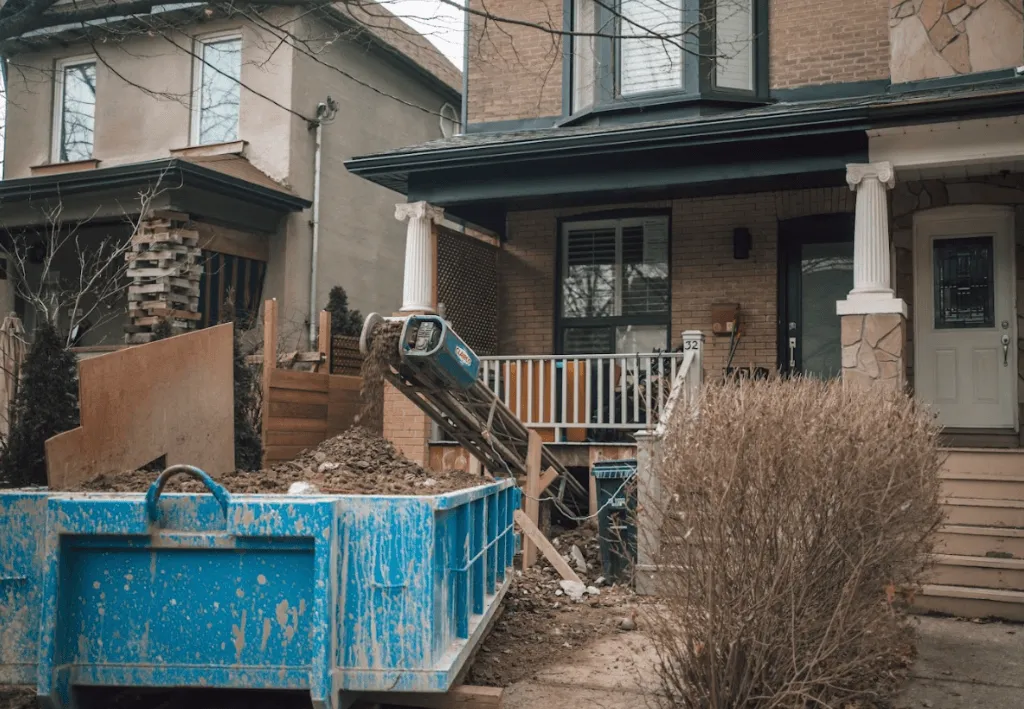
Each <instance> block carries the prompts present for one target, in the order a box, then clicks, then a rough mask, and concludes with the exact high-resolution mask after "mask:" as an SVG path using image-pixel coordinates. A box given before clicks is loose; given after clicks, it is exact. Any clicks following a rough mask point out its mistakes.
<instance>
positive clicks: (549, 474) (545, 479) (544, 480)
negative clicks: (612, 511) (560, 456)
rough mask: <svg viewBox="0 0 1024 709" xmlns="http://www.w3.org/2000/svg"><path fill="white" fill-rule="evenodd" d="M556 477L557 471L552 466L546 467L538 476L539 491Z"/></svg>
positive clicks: (549, 485)
mask: <svg viewBox="0 0 1024 709" xmlns="http://www.w3.org/2000/svg"><path fill="white" fill-rule="evenodd" d="M557 477H558V471H557V470H555V469H554V468H548V469H547V470H545V471H544V474H543V475H541V476H540V491H541V492H542V493H543V492H544V491H545V490H547V489H548V488H549V487H551V483H553V482H554V481H555V479H556V478H557Z"/></svg>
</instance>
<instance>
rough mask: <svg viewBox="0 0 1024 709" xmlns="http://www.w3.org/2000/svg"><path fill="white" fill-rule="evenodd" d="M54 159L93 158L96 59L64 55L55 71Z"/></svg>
mask: <svg viewBox="0 0 1024 709" xmlns="http://www.w3.org/2000/svg"><path fill="white" fill-rule="evenodd" d="M53 107H54V110H53V146H52V150H51V160H52V161H53V162H75V161H77V160H89V159H90V158H92V154H93V145H94V140H95V133H96V60H95V59H94V58H92V57H88V58H77V59H65V60H63V61H60V62H58V63H57V66H56V72H55V75H54V101H53Z"/></svg>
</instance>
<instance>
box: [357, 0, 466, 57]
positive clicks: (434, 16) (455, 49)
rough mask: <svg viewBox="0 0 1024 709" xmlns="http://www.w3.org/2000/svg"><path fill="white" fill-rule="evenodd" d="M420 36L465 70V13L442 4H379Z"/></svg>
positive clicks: (401, 0)
mask: <svg viewBox="0 0 1024 709" xmlns="http://www.w3.org/2000/svg"><path fill="white" fill-rule="evenodd" d="M377 1H378V2H379V3H380V4H382V5H384V6H386V7H387V8H388V9H389V10H391V12H393V13H395V14H396V15H398V16H399V17H401V18H402V19H403V20H405V21H406V22H408V23H409V24H410V25H412V26H413V27H414V28H416V30H418V31H419V32H421V33H422V34H423V35H425V36H426V37H427V39H429V40H430V41H431V42H433V43H434V46H436V47H437V48H438V49H440V50H441V51H442V52H443V53H444V55H445V56H446V57H448V58H449V59H451V60H452V62H453V63H454V64H455V66H457V67H458V68H459V69H460V70H461V69H462V35H463V32H462V30H463V17H462V10H460V9H458V8H456V7H452V6H451V5H449V4H447V3H444V2H440V1H439V0H377Z"/></svg>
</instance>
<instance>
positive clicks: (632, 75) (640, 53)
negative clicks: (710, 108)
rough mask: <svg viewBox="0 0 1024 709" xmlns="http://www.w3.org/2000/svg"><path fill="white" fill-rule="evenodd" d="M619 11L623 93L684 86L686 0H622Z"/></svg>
mask: <svg viewBox="0 0 1024 709" xmlns="http://www.w3.org/2000/svg"><path fill="white" fill-rule="evenodd" d="M619 14H620V15H621V17H620V19H619V25H620V34H621V35H622V37H623V39H622V40H621V43H620V50H619V93H621V94H622V95H623V96H632V95H636V94H643V93H649V92H651V91H667V90H671V89H679V88H681V87H682V85H683V50H682V46H681V44H682V36H681V34H682V27H683V24H682V23H683V3H682V0H622V2H621V3H620V6H619Z"/></svg>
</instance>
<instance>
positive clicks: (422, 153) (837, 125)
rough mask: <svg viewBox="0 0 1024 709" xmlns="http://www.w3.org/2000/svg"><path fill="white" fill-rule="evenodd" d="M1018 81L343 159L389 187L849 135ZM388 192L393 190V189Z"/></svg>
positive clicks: (948, 114) (957, 106)
mask: <svg viewBox="0 0 1024 709" xmlns="http://www.w3.org/2000/svg"><path fill="white" fill-rule="evenodd" d="M1022 95H1024V86H1013V87H1012V88H1008V89H1006V90H1004V91H999V92H990V93H986V94H984V95H981V96H978V95H977V94H971V95H960V96H946V97H939V98H935V97H926V98H922V99H921V100H918V101H914V100H913V99H906V100H903V101H900V102H898V103H884V102H871V101H870V100H864V102H863V103H858V104H855V105H852V106H850V105H846V106H829V107H814V108H799V107H797V108H795V109H794V110H792V111H785V112H782V111H780V112H779V113H778V114H769V115H764V114H754V115H748V114H744V115H733V116H725V117H723V118H719V119H716V120H710V121H695V122H689V123H675V124H667V125H657V126H637V127H628V126H627V127H623V128H621V129H617V130H608V131H601V132H597V133H582V134H571V135H564V134H561V135H560V134H559V132H558V131H547V132H546V133H547V134H545V135H541V136H538V137H533V138H527V139H523V140H510V141H508V142H504V143H489V144H484V145H466V146H458V145H455V146H452V147H448V148H437V149H433V150H430V149H428V150H419V151H409V152H404V153H398V154H385V155H367V156H361V157H355V158H352V159H351V160H349V161H347V162H346V163H345V166H346V167H347V168H348V169H349V170H350V171H351V172H352V173H354V174H356V175H359V176H361V177H364V178H366V179H369V180H371V181H374V182H381V181H385V182H388V183H389V185H395V184H402V183H405V184H407V181H408V175H409V173H410V172H416V171H422V170H443V169H452V168H466V167H475V166H480V165H483V164H491V165H493V164H495V163H496V162H501V163H510V162H522V161H534V160H539V159H555V158H575V157H580V156H584V155H588V154H595V153H601V154H607V153H614V152H623V151H628V150H658V149H664V148H669V147H674V148H675V147H690V146H703V145H714V144H719V143H729V142H737V141H754V140H759V139H765V138H772V139H774V138H781V137H787V136H797V135H813V134H822V133H836V132H852V131H860V130H867V129H869V128H877V127H883V126H888V125H900V124H906V123H910V122H917V123H937V122H942V121H948V120H951V119H959V118H963V117H966V116H967V115H970V116H980V115H999V114H1000V113H1006V112H1008V111H1016V112H1020V111H1021V110H1022V108H1021V105H1022V104H1021V97H1022ZM392 189H394V187H393V186H392Z"/></svg>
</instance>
